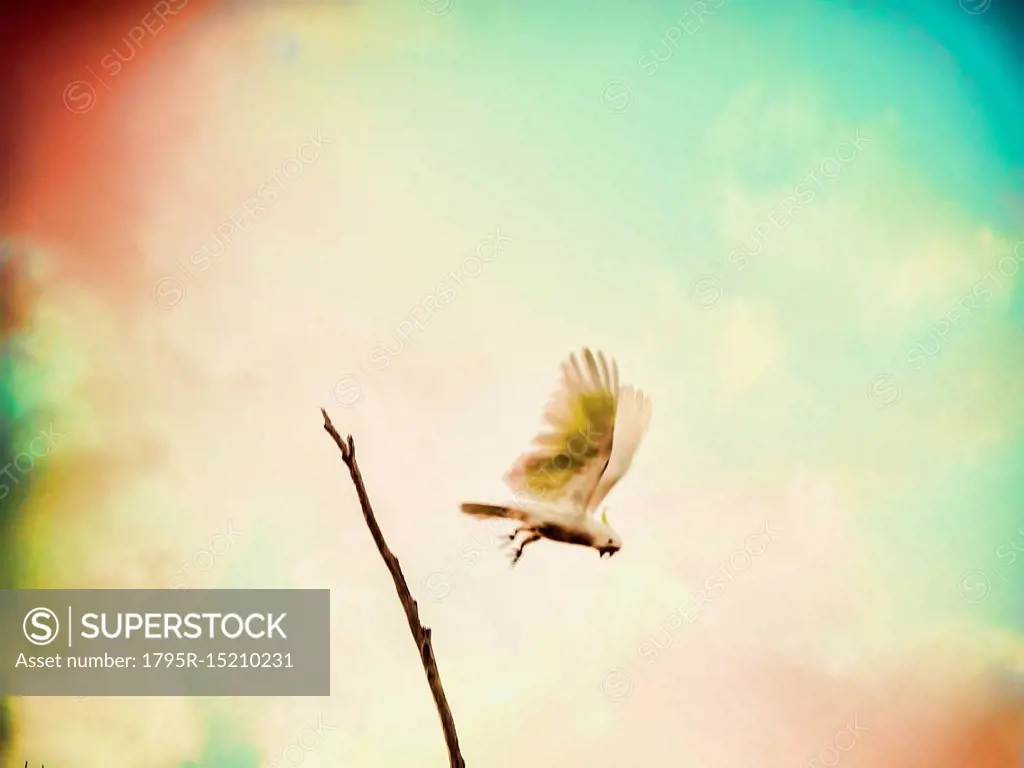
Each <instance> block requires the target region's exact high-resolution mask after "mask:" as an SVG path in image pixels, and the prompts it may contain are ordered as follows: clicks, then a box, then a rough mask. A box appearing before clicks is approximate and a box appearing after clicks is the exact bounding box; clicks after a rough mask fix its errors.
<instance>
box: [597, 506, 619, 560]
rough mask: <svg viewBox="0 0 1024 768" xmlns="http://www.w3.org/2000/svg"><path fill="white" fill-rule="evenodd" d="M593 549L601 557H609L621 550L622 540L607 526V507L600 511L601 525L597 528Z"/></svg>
mask: <svg viewBox="0 0 1024 768" xmlns="http://www.w3.org/2000/svg"><path fill="white" fill-rule="evenodd" d="M594 547H595V548H596V549H597V551H598V552H600V553H601V555H600V556H601V557H604V556H605V555H607V556H608V557H611V556H612V555H614V554H615V553H616V552H618V551H619V550H620V549H622V539H620V538H619V534H617V533H616V532H615V531H614V530H613V529H612V527H611V525H609V524H608V507H605V508H604V509H603V510H601V523H600V525H598V526H597V532H596V535H595V543H594Z"/></svg>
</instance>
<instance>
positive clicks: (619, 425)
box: [460, 347, 651, 566]
mask: <svg viewBox="0 0 1024 768" xmlns="http://www.w3.org/2000/svg"><path fill="white" fill-rule="evenodd" d="M581 357H582V362H581V361H580V360H578V359H577V357H576V355H575V354H571V355H570V356H569V359H568V360H566V361H565V362H563V363H562V383H561V386H560V387H559V388H558V389H557V390H556V391H555V392H554V394H552V396H551V398H550V400H549V401H548V404H547V407H546V408H545V411H544V421H545V422H546V424H547V427H548V428H547V429H545V430H542V431H541V432H540V433H539V434H538V435H537V436H536V437H535V438H534V439H533V446H532V448H531V449H530V450H529V451H528V452H526V453H524V454H523V455H522V456H520V457H519V459H518V460H517V461H516V463H515V464H513V465H512V468H511V469H510V470H509V471H508V472H507V473H505V477H504V480H505V483H506V485H508V486H509V488H511V489H512V491H513V493H514V495H515V500H514V501H513V502H511V503H509V504H505V505H495V504H479V503H465V504H462V505H461V507H460V509H461V510H462V511H463V512H465V513H466V514H467V515H473V516H475V517H504V518H508V519H510V520H514V521H516V522H517V523H519V527H518V528H517V529H516V530H515V531H514V532H513V533H511V534H508V535H507V543H508V544H510V545H514V544H515V541H516V537H517V536H522V537H523V538H522V540H521V541H520V542H519V544H518V547H516V548H515V549H514V551H513V555H512V565H513V566H515V564H516V563H518V562H519V558H521V557H522V556H523V550H524V549H525V548H526V547H527V545H529V544H532V543H533V542H535V541H539V540H540V539H551V540H552V541H560V542H563V543H565V544H576V545H580V546H584V547H592V548H593V549H596V550H598V552H599V553H600V557H602V558H603V557H604V556H605V555H607V556H609V557H611V556H612V555H614V554H615V553H616V552H618V551H619V549H621V547H622V540H621V539H620V538H619V535H618V534H617V533H616V532H615V530H614V529H613V528H612V527H611V525H609V524H608V510H607V507H606V508H604V509H603V510H602V512H601V516H600V519H597V508H598V506H599V505H600V504H601V502H602V501H604V499H605V497H606V496H607V495H608V493H609V491H611V489H612V488H614V487H615V484H616V483H617V482H619V480H621V479H622V477H623V475H625V474H626V471H627V470H628V469H629V467H630V464H632V462H633V456H634V455H636V451H637V448H639V446H640V442H641V441H642V440H643V437H644V435H645V434H646V432H647V426H648V424H650V421H651V401H650V398H648V397H647V396H646V395H645V394H644V393H643V391H642V390H639V389H636V388H635V387H633V386H631V385H626V386H623V387H620V386H619V369H618V366H617V365H616V363H615V361H614V360H612V361H611V365H610V366H609V363H608V360H606V358H605V356H604V354H602V353H601V352H598V353H597V357H596V358H595V357H594V355H593V354H592V353H591V351H590V350H589V349H587V348H585V347H584V349H583V352H582V355H581Z"/></svg>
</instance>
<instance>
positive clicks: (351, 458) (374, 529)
mask: <svg viewBox="0 0 1024 768" xmlns="http://www.w3.org/2000/svg"><path fill="white" fill-rule="evenodd" d="M320 413H322V414H323V416H324V430H326V432H327V434H329V435H330V436H331V437H332V438H333V439H334V442H335V444H336V445H337V446H338V450H340V451H341V458H342V459H344V461H345V464H346V465H347V466H348V472H349V474H350V475H351V476H352V483H353V484H354V485H355V487H356V495H358V496H359V506H361V507H362V509H363V518H364V519H365V520H366V526H367V527H368V528H369V529H370V535H371V536H373V541H374V543H375V544H376V545H377V549H378V550H379V551H380V556H381V557H382V558H384V564H385V565H386V566H387V567H388V571H390V572H391V579H392V580H393V581H394V582H395V590H396V591H397V592H398V599H399V600H401V601H402V608H404V609H405V618H406V619H407V620H408V622H409V631H410V632H412V636H413V639H414V640H415V641H416V647H417V649H418V650H419V653H420V661H422V662H423V670H424V671H425V672H426V673H427V683H428V684H429V685H430V692H431V693H432V694H434V703H435V704H436V705H437V713H438V714H439V715H440V716H441V727H442V728H443V729H444V740H445V743H447V745H448V759H449V763H450V766H451V768H466V762H465V760H463V759H462V753H461V752H460V751H459V737H458V734H456V732H455V719H454V718H453V717H452V712H451V709H449V707H448V699H447V697H446V696H445V695H444V688H443V687H442V686H441V673H440V672H438V670H437V660H436V659H435V658H434V647H433V645H432V644H431V642H430V629H429V628H428V627H424V626H423V625H422V624H421V623H420V614H419V609H418V608H417V606H416V601H415V600H414V599H413V597H412V594H411V593H410V592H409V585H408V584H407V583H406V581H405V576H404V575H402V566H401V565H399V563H398V558H396V557H395V556H394V555H393V554H391V550H390V549H388V545H387V542H386V541H384V534H383V533H381V531H380V526H379V525H377V519H376V517H374V514H373V508H372V507H371V506H370V497H369V496H368V495H367V493H366V486H365V485H363V476H362V475H361V474H360V473H359V465H358V464H357V463H356V444H355V441H354V440H353V439H352V435H349V436H348V440H347V442H346V441H345V440H343V439H342V437H341V435H339V434H338V430H336V429H335V428H334V425H333V424H332V423H331V417H330V416H328V415H327V411H326V410H324V409H323V408H321V409H320Z"/></svg>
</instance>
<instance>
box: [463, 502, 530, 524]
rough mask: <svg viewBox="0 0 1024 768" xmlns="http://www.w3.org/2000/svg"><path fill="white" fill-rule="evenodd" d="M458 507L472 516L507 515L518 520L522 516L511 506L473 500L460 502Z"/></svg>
mask: <svg viewBox="0 0 1024 768" xmlns="http://www.w3.org/2000/svg"><path fill="white" fill-rule="evenodd" d="M459 509H461V510H462V511H463V512H465V513H466V514H467V515H473V516H474V517H507V518H509V519H511V520H518V519H521V518H522V515H523V513H522V512H520V511H519V510H518V509H514V508H513V507H505V506H501V505H499V504H476V503H473V502H467V503H465V504H460V505H459Z"/></svg>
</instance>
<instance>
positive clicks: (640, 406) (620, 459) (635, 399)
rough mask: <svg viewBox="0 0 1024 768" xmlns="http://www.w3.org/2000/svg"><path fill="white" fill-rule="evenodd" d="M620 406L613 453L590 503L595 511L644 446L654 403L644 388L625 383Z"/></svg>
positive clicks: (620, 394) (590, 508) (591, 508)
mask: <svg viewBox="0 0 1024 768" xmlns="http://www.w3.org/2000/svg"><path fill="white" fill-rule="evenodd" d="M618 400H619V402H618V409H617V411H616V414H615V439H614V440H613V441H612V454H611V458H610V459H609V460H608V465H607V466H606V467H605V470H604V473H603V474H602V475H601V480H600V481H599V482H598V484H597V488H596V489H595V490H594V492H593V494H592V495H591V496H590V500H589V501H588V502H587V511H588V512H593V511H595V510H596V509H597V507H598V505H599V504H600V503H601V502H602V501H604V499H605V496H607V495H608V493H609V492H610V491H611V489H612V488H614V487H615V484H616V483H617V482H619V480H621V479H622V476H623V475H625V474H626V471H627V470H628V469H629V466H630V464H632V463H633V457H634V456H635V455H636V450H637V448H639V447H640V443H641V441H642V440H643V439H644V435H645V434H647V427H648V425H649V424H650V423H651V412H652V410H653V405H652V404H651V399H650V398H649V397H647V395H645V394H644V393H643V391H642V390H639V389H634V388H633V387H632V386H629V385H627V386H625V387H623V388H622V389H620V390H619V398H618Z"/></svg>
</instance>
